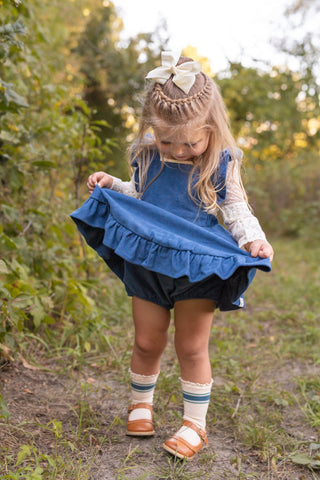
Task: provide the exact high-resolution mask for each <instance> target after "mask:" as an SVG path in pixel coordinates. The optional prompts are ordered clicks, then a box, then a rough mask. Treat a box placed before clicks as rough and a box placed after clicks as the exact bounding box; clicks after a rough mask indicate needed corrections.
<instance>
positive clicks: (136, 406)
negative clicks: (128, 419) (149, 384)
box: [128, 403, 152, 413]
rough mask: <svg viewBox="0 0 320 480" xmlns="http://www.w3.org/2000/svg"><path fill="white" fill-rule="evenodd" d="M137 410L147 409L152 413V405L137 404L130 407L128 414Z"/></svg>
mask: <svg viewBox="0 0 320 480" xmlns="http://www.w3.org/2000/svg"><path fill="white" fill-rule="evenodd" d="M136 408H147V409H148V410H150V412H152V405H150V403H136V404H135V405H130V406H129V408H128V413H131V412H132V410H136Z"/></svg>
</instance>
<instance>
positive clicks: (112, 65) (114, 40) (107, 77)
mask: <svg viewBox="0 0 320 480" xmlns="http://www.w3.org/2000/svg"><path fill="white" fill-rule="evenodd" d="M122 29H123V23H122V20H121V19H120V18H119V17H118V15H117V11H116V8H115V5H114V4H113V3H112V2H108V4H107V6H105V7H101V8H97V9H96V10H94V11H93V12H92V14H91V16H90V19H89V21H88V23H87V25H86V28H85V30H84V31H83V33H82V35H81V36H80V37H79V39H78V42H77V45H76V46H75V48H74V52H75V53H76V54H77V56H78V58H79V62H80V70H81V72H82V73H83V75H84V98H85V100H86V101H87V102H88V105H89V106H90V107H91V108H92V109H93V111H94V118H95V119H99V120H100V119H104V120H106V121H107V122H108V125H106V126H105V128H103V130H102V134H101V137H102V138H105V137H110V136H111V135H115V136H116V137H117V140H118V149H114V151H113V155H112V156H113V161H112V163H111V164H110V167H111V173H112V174H114V175H118V176H122V177H123V176H126V175H127V162H126V154H125V152H126V150H127V147H128V141H129V142H130V141H131V140H132V132H133V128H134V127H135V126H136V122H135V116H136V115H137V113H139V111H140V107H141V101H140V95H141V92H142V91H143V88H144V82H145V80H144V78H145V74H146V72H147V71H148V70H149V69H151V68H153V67H154V65H155V63H156V62H157V61H158V58H159V57H160V51H161V50H165V49H166V42H167V39H166V37H165V34H164V33H163V27H162V26H159V27H158V29H156V31H155V32H153V33H140V34H138V35H137V36H135V37H132V38H130V39H128V40H127V41H124V40H122V41H120V35H121V32H122ZM163 37H164V38H163Z"/></svg>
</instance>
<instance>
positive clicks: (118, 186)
mask: <svg viewBox="0 0 320 480" xmlns="http://www.w3.org/2000/svg"><path fill="white" fill-rule="evenodd" d="M112 178H113V183H112V186H111V190H114V191H115V192H120V193H123V194H124V195H128V196H129V197H135V198H139V194H138V192H137V190H136V186H135V181H134V177H132V178H131V180H130V181H129V182H123V181H122V180H121V179H120V178H117V177H112Z"/></svg>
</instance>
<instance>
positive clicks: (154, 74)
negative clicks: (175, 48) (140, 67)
mask: <svg viewBox="0 0 320 480" xmlns="http://www.w3.org/2000/svg"><path fill="white" fill-rule="evenodd" d="M179 58H180V54H179V53H176V52H162V53H161V67H157V68H155V69H154V70H151V72H149V73H148V75H147V76H146V78H151V79H152V80H154V81H155V82H157V83H161V84H162V85H163V84H164V83H165V82H166V81H167V80H168V78H170V77H171V75H173V79H172V81H173V83H174V84H175V85H177V87H178V88H180V89H181V90H182V91H183V92H184V93H186V94H188V93H189V91H190V89H191V87H192V85H193V84H194V82H195V79H196V75H197V74H198V73H199V72H201V64H200V63H199V62H194V61H191V62H185V63H182V64H181V65H177V62H178V60H179Z"/></svg>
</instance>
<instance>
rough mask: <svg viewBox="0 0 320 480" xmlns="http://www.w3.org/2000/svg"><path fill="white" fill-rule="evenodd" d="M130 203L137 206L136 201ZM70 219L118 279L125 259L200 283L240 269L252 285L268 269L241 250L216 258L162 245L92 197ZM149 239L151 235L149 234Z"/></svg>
mask: <svg viewBox="0 0 320 480" xmlns="http://www.w3.org/2000/svg"><path fill="white" fill-rule="evenodd" d="M118 195H121V194H118ZM131 200H132V201H133V202H135V201H136V202H139V203H140V201H139V200H136V199H131ZM71 218H72V219H73V220H74V221H75V223H76V224H77V226H78V229H79V231H80V233H81V234H82V235H83V236H84V238H85V240H86V242H87V243H88V245H89V246H90V247H92V248H93V249H94V250H96V252H97V253H98V254H99V255H100V256H101V257H102V258H103V259H104V261H105V262H106V263H107V265H108V266H109V267H110V268H111V269H112V270H113V271H114V273H116V275H118V277H119V278H120V279H121V280H123V273H124V260H125V261H127V262H130V263H133V264H136V265H140V266H142V267H144V268H146V269H148V270H152V271H155V272H158V273H161V274H164V275H168V276H170V277H172V278H178V277H182V276H187V277H188V278H189V280H190V282H197V281H200V280H203V279H204V278H207V277H209V276H210V275H213V274H216V275H218V276H219V277H220V278H221V279H222V280H227V279H229V278H230V277H232V276H233V275H234V274H235V272H236V271H237V270H238V269H239V268H240V267H245V268H246V270H247V275H248V282H247V285H246V287H247V286H248V285H249V283H250V282H251V280H252V278H253V276H254V272H255V269H256V268H258V269H261V270H263V271H265V272H268V271H270V270H271V267H270V262H269V259H261V258H259V257H258V258H256V259H255V258H252V257H250V255H248V254H247V252H244V251H242V250H240V249H239V253H238V254H232V255H230V256H223V255H221V256H219V255H212V254H203V253H198V252H194V251H192V250H190V249H187V248H186V249H181V248H178V247H176V248H175V247H174V246H169V245H168V244H167V245H162V244H160V242H159V241H157V239H156V238H146V237H145V236H143V235H142V234H141V233H137V232H135V231H133V230H131V229H129V228H128V226H126V225H123V224H121V223H119V219H117V218H115V217H114V216H113V214H112V212H111V211H110V207H109V205H108V204H107V203H104V202H101V201H99V200H98V199H97V198H95V197H94V196H91V197H90V198H89V199H88V200H87V202H85V204H84V205H83V206H82V207H80V208H79V209H78V210H76V211H75V212H73V213H72V214H71ZM150 236H153V235H152V232H151V234H150ZM166 243H167V242H166ZM243 290H245V288H244V289H243ZM230 291H231V285H230ZM242 293H243V292H242V291H241V292H238V293H237V296H236V298H234V299H233V302H232V303H234V302H235V301H236V300H237V302H236V304H237V305H238V307H242V306H243V305H241V303H242V302H241V301H240V300H239V297H240V295H241V294H242ZM235 308H237V307H235Z"/></svg>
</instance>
